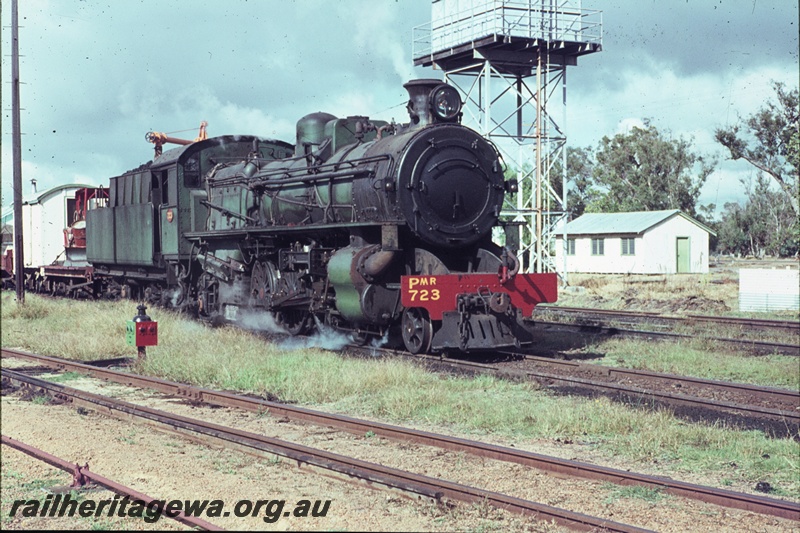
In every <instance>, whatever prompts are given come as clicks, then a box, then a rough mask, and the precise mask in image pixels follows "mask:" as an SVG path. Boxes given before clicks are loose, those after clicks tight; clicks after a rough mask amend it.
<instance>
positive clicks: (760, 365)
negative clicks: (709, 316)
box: [586, 339, 800, 389]
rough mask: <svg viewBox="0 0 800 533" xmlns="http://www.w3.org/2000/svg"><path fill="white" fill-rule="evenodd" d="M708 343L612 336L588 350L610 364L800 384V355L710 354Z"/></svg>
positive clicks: (774, 384)
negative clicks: (614, 337) (711, 355)
mask: <svg viewBox="0 0 800 533" xmlns="http://www.w3.org/2000/svg"><path fill="white" fill-rule="evenodd" d="M706 344H707V343H704V342H703V341H697V342H690V343H672V342H646V341H643V340H637V339H608V340H604V341H601V342H599V343H597V344H596V345H593V346H590V347H587V348H586V350H588V351H591V352H597V353H602V354H604V357H603V358H602V359H597V360H595V361H596V362H597V363H599V364H603V365H607V366H618V367H624V368H633V369H637V370H650V371H653V372H663V373H667V374H679V375H684V376H694V377H698V378H705V379H714V380H720V381H735V382H740V383H752V384H756V385H765V386H772V387H783V388H788V389H798V388H800V368H798V366H799V365H798V362H797V358H796V357H791V356H785V355H766V356H759V357H755V356H748V355H742V354H736V353H730V352H729V353H726V354H725V355H724V356H718V357H709V351H710V350H707V349H704V348H705V347H706ZM712 349H713V347H712Z"/></svg>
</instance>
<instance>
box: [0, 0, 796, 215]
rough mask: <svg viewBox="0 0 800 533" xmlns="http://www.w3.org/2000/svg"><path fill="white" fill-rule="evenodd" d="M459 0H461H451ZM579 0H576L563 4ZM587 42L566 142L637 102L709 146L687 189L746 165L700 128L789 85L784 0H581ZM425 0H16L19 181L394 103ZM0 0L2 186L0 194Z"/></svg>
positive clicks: (589, 140) (720, 189) (716, 181)
mask: <svg viewBox="0 0 800 533" xmlns="http://www.w3.org/2000/svg"><path fill="white" fill-rule="evenodd" d="M462 1H463V0H462ZM575 3H577V0H575V1H573V4H575ZM582 7H583V8H584V9H588V10H599V11H602V22H603V42H602V51H601V52H599V53H594V54H590V55H587V56H583V57H581V58H579V59H578V65H577V66H571V67H568V69H567V101H568V107H567V119H566V124H565V125H564V127H565V129H566V134H567V143H568V145H569V146H575V147H586V146H589V147H596V146H597V145H598V143H599V142H600V140H601V139H602V138H603V136H613V135H614V134H616V133H620V132H625V131H627V130H628V128H630V127H631V126H635V125H641V124H643V123H644V121H645V120H649V121H650V123H651V124H652V125H653V126H655V127H656V128H658V130H659V131H661V132H663V133H665V134H667V135H669V136H670V137H673V138H685V139H689V140H692V141H693V146H694V149H695V151H696V152H698V153H701V154H704V155H707V156H710V157H718V159H719V164H718V166H717V170H716V171H715V172H714V173H713V174H712V175H711V176H710V177H709V179H708V180H707V182H706V185H705V187H704V188H703V191H702V194H701V196H700V200H699V203H700V204H708V203H714V204H716V205H717V206H718V211H719V208H721V207H722V206H723V204H724V203H725V202H730V201H742V200H743V191H744V186H743V185H742V184H741V180H743V179H744V180H747V179H748V178H752V177H754V175H755V172H754V170H753V169H752V167H750V166H749V165H747V164H746V163H745V162H743V161H730V160H729V159H728V158H727V157H726V156H727V154H726V153H725V151H724V149H723V148H722V147H721V146H720V145H719V144H718V143H716V142H715V141H714V130H715V129H716V128H719V127H724V126H728V125H732V124H735V123H736V122H737V121H738V120H740V119H741V118H746V117H747V116H749V115H750V114H752V113H754V112H756V111H757V110H758V109H760V108H761V107H763V105H764V103H765V102H766V101H767V100H768V99H770V98H774V90H773V88H772V85H771V84H772V82H773V81H779V82H783V83H785V84H786V85H787V86H788V87H792V88H794V87H797V85H798V76H799V74H798V68H799V67H798V3H797V2H796V1H795V0H607V1H600V0H596V1H591V0H584V1H583V3H582ZM430 20H431V0H336V1H335V2H333V1H330V0H328V1H322V0H297V1H291V0H125V1H124V2H123V1H118V0H19V21H20V26H21V28H20V37H19V46H20V55H21V56H22V57H21V59H20V79H21V82H22V85H21V88H20V100H21V107H22V112H21V124H22V126H21V128H22V132H23V136H22V160H23V161H22V178H23V192H24V194H25V195H26V197H27V195H28V194H29V192H30V190H31V184H30V180H31V179H36V181H37V187H38V190H39V191H40V192H41V191H43V190H46V189H48V188H50V187H54V186H56V185H61V184H66V183H88V184H93V185H101V184H107V183H108V178H109V177H111V176H116V175H119V174H121V173H123V172H125V171H126V170H129V169H132V168H135V167H137V166H139V165H140V164H141V163H143V162H145V161H147V160H149V159H151V158H152V154H153V148H152V145H150V144H149V143H147V142H146V141H145V134H146V133H147V132H148V131H162V132H170V133H172V132H175V133H172V135H173V136H175V137H183V138H189V139H192V138H194V137H195V136H196V135H197V131H198V128H199V124H200V122H201V121H203V120H205V121H208V133H209V135H224V134H237V133H239V134H256V135H261V136H264V137H271V138H278V139H283V140H286V141H288V142H291V143H294V137H295V123H296V122H297V120H298V119H299V118H300V117H302V116H304V115H306V114H308V113H312V112H316V111H326V112H329V113H332V114H334V115H336V116H340V117H344V116H348V115H356V114H359V115H367V116H370V117H371V118H374V119H379V120H392V119H395V120H396V121H397V122H405V121H407V114H406V111H405V102H406V100H407V93H406V92H405V90H404V89H403V87H402V85H403V83H405V82H407V81H408V80H410V79H414V78H438V79H441V78H442V77H443V73H442V72H441V71H439V70H433V69H430V68H423V67H414V66H413V60H412V57H411V55H412V54H411V41H412V29H413V28H414V27H415V26H419V25H422V24H425V23H427V22H430ZM10 26H11V2H10V1H9V0H5V1H3V2H2V54H1V55H2V80H3V84H2V112H3V114H2V167H1V168H2V195H3V196H2V204H3V206H7V205H9V204H10V203H11V201H12V200H13V192H12V189H11V183H12V143H11V84H10V81H11V61H10V55H11V30H10Z"/></svg>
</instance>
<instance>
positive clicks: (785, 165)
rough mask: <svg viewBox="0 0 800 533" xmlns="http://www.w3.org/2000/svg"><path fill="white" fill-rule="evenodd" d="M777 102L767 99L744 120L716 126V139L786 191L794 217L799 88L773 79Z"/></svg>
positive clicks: (799, 212) (799, 167)
mask: <svg viewBox="0 0 800 533" xmlns="http://www.w3.org/2000/svg"><path fill="white" fill-rule="evenodd" d="M772 85H773V87H774V89H775V92H776V95H777V102H774V101H768V102H767V103H766V105H765V106H764V107H762V108H761V109H760V110H759V111H758V112H757V113H755V114H753V115H751V116H750V117H749V118H748V119H747V120H746V121H744V124H742V122H741V119H740V121H739V123H738V124H736V125H734V126H731V127H728V128H719V129H717V130H716V132H715V138H716V139H717V142H719V143H720V144H722V145H723V146H724V147H725V148H727V149H728V150H729V151H730V153H731V158H732V159H744V160H745V161H747V162H748V163H750V164H751V165H753V166H754V167H756V168H757V169H759V170H760V171H762V172H765V173H766V174H768V175H769V176H770V177H772V179H773V180H775V182H777V183H778V185H779V186H780V188H781V190H782V191H783V192H784V193H785V194H786V195H787V197H788V201H789V204H790V205H791V208H792V210H793V211H794V215H795V217H797V216H800V206H798V198H797V196H798V174H800V130H798V115H799V114H800V111H799V110H798V99H799V98H798V89H794V90H787V89H786V88H785V87H784V85H783V84H782V83H779V82H773V84H772Z"/></svg>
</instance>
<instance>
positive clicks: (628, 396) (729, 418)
mask: <svg viewBox="0 0 800 533" xmlns="http://www.w3.org/2000/svg"><path fill="white" fill-rule="evenodd" d="M353 349H363V348H353ZM369 352H370V353H371V354H373V355H374V354H375V353H376V352H380V353H382V354H384V355H386V356H400V357H410V358H412V359H413V360H416V361H420V362H423V363H424V364H426V365H428V366H430V367H433V368H435V369H440V370H447V371H453V372H456V373H467V374H491V375H494V376H498V377H502V378H506V379H512V380H517V381H536V382H537V383H539V384H540V385H542V386H544V387H547V388H549V389H552V390H555V391H563V392H568V393H573V394H584V395H586V394H598V393H599V394H605V395H608V396H611V397H612V398H615V399H621V400H623V401H626V402H628V403H632V404H635V405H653V406H665V407H669V408H671V409H672V410H673V411H675V413H676V414H678V415H681V416H685V417H688V418H690V419H693V420H703V421H708V420H724V421H726V422H729V423H732V424H734V425H737V426H740V427H743V428H745V429H759V430H763V431H766V432H768V433H770V434H773V435H777V436H789V437H795V438H796V437H797V436H798V435H800V392H798V391H792V390H789V389H779V388H773V387H761V386H758V385H749V384H742V383H731V382H725V381H714V380H706V379H700V378H693V377H687V376H678V375H673V374H660V373H656V372H648V371H643V370H632V369H625V368H615V367H608V366H601V365H596V364H587V363H580V362H575V361H564V360H555V359H551V358H544V357H536V356H531V355H527V354H522V353H517V352H512V351H509V352H501V354H503V355H504V357H505V360H503V361H502V362H499V363H481V362H477V361H472V360H466V359H453V358H443V357H440V356H431V355H413V354H410V353H408V352H404V351H396V350H387V349H376V348H371V349H369ZM514 359H521V360H523V361H522V362H519V361H514Z"/></svg>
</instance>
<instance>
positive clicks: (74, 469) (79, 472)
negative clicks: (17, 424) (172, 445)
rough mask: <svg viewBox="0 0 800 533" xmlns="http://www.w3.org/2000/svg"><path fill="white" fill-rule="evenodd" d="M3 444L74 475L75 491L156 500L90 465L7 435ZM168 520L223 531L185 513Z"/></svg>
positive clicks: (198, 527) (208, 529)
mask: <svg viewBox="0 0 800 533" xmlns="http://www.w3.org/2000/svg"><path fill="white" fill-rule="evenodd" d="M2 443H3V445H5V446H10V447H11V448H14V449H15V450H19V451H21V452H22V453H24V454H27V455H29V456H31V457H34V458H36V459H39V460H40V461H43V462H45V463H47V464H49V465H50V466H54V467H56V468H58V469H61V470H63V471H65V472H69V473H71V474H72V477H73V485H71V486H72V487H74V489H75V490H80V489H81V488H82V487H84V486H85V485H87V484H88V483H93V484H95V485H101V486H103V487H105V488H107V489H108V490H110V491H112V492H114V493H116V494H119V495H120V496H128V497H130V498H132V499H134V500H141V501H143V502H145V504H146V505H150V504H151V503H152V502H154V501H155V500H156V499H155V498H153V497H151V496H148V495H147V494H144V493H141V492H139V491H137V490H134V489H132V488H130V487H127V486H125V485H122V484H121V483H118V482H116V481H114V480H112V479H109V478H107V477H105V476H102V475H100V474H98V473H96V472H92V471H90V470H89V467H88V464H87V465H86V466H80V465H78V464H75V463H70V462H69V461H66V460H64V459H62V458H60V457H56V456H55V455H53V454H50V453H47V452H45V451H44V450H40V449H38V448H36V447H34V446H31V445H29V444H25V443H24V442H21V441H19V440H16V439H12V438H11V437H8V436H6V435H2ZM164 516H165V517H167V518H172V519H173V520H175V521H177V522H180V523H182V524H185V525H187V526H189V527H193V528H197V529H201V530H204V531H222V529H221V528H219V527H217V526H215V525H214V524H212V523H210V522H207V521H205V520H202V519H200V518H197V517H194V516H187V515H186V514H185V513H184V512H183V511H178V512H177V516H174V517H173V516H170V515H169V514H164Z"/></svg>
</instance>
